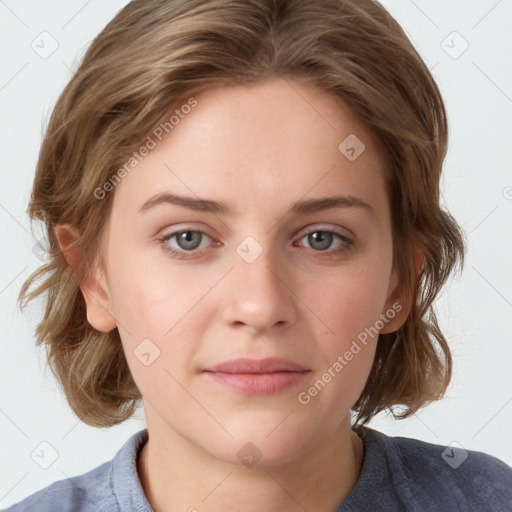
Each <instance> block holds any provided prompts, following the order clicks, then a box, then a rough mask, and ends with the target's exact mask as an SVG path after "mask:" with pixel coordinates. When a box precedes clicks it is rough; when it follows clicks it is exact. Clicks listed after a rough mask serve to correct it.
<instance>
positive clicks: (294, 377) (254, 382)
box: [203, 357, 311, 395]
mask: <svg viewBox="0 0 512 512" xmlns="http://www.w3.org/2000/svg"><path fill="white" fill-rule="evenodd" d="M310 371H311V370H309V369H307V368H304V367H303V366H301V365H299V364H297V363H294V362H292V361H289V360H288V359H284V358H280V357H271V358H266V359H246V358H242V359H233V360H231V361H226V362H224V363H220V364H218V365H215V366H212V367H209V368H206V369H204V370H203V373H204V374H205V376H206V377H207V378H209V379H211V380H213V381H215V382H217V383H219V384H222V385H224V386H226V387H229V388H231V389H233V390H235V391H237V392H239V393H243V394H248V395H272V394H275V393H278V392H280V391H282V390H284V389H286V388H289V387H291V386H294V385H296V384H298V383H299V382H300V381H302V380H303V379H304V378H305V376H306V375H308V374H309V373H310Z"/></svg>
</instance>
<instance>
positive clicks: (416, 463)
mask: <svg viewBox="0 0 512 512" xmlns="http://www.w3.org/2000/svg"><path fill="white" fill-rule="evenodd" d="M373 433H374V436H375V438H376V440H377V441H378V443H379V444H380V445H381V447H382V449H383V450H384V452H385V454H386V459H387V462H388V465H389V466H390V471H391V473H392V474H393V475H394V476H395V477H396V478H397V479H399V480H401V483H400V482H398V481H397V482H395V483H396V484H397V485H402V486H403V488H404V492H407V493H409V494H410V495H411V496H410V499H412V500H413V501H414V500H415V499H418V500H419V501H420V502H421V501H422V499H423V498H422V496H426V495H430V501H431V502H432V503H433V504H434V505H436V506H439V510H448V509H446V508H443V506H446V504H447V503H450V504H451V503H456V507H457V508H453V509H452V508H449V510H478V511H479V510H493V511H496V512H498V511H503V512H505V511H509V512H510V511H511V510H512V468H511V467H509V466H508V465H507V464H505V463H504V462H503V461H501V460H500V459H498V458H496V457H494V456H492V455H488V454H486V453H483V452H479V451H474V450H465V449H464V448H462V447H461V446H460V445H456V444H453V445H448V446H444V445H440V444H434V443H428V442H425V441H420V440H418V439H411V438H406V437H391V436H387V435H385V434H383V433H381V432H377V431H373ZM404 486H405V487H404Z"/></svg>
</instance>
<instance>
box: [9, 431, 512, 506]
mask: <svg viewBox="0 0 512 512" xmlns="http://www.w3.org/2000/svg"><path fill="white" fill-rule="evenodd" d="M357 433H358V434H359V435H360V436H361V437H362V438H363V441H364V462H363V467H362V469H361V474H360V476H359V480H358V481H357V483H356V485H355V487H354V488H353V489H352V491H351V493H350V494H349V496H348V497H347V498H346V499H345V501H344V502H343V503H342V504H341V505H340V506H339V507H338V508H337V509H336V511H335V512H356V511H357V512H361V511H365V512H366V511H368V510H376V511H379V512H399V511H408V512H420V511H421V512H427V511H428V512H434V511H436V512H437V511H439V512H457V511H461V512H462V511H464V512H468V511H475V512H511V511H512V468H510V467H509V466H508V465H506V464H505V463H504V462H502V461H501V460H499V459H497V458H496V457H493V456H491V455H487V454H485V453H482V452H477V451H472V450H467V451H465V450H462V449H461V448H453V447H446V446H441V445H437V444H432V443H426V442H424V441H419V440H417V439H410V438H406V437H391V436H387V435H385V434H383V433H382V432H379V431H377V430H374V429H372V428H370V427H368V426H364V427H361V428H360V429H359V430H357ZM147 439H148V431H147V429H144V430H141V431H140V432H137V433H136V434H134V435H133V436H132V437H130V438H129V439H128V440H127V441H126V443H125V444H124V445H123V446H122V447H121V449H120V450H119V451H118V452H117V454H116V455H115V457H114V458H113V459H112V460H111V461H108V462H105V463H103V464H101V465H100V466H98V467H96V468H95V469H93V470H91V471H89V472H87V473H84V474H82V475H79V476H76V477H72V478H70V479H64V480H60V481H58V482H55V483H53V484H51V485H49V486H48V487H45V488H44V489H42V490H40V491H38V492H36V493H34V494H32V495H30V496H29V497H27V498H25V499H24V500H22V501H21V502H19V503H17V504H15V505H13V506H11V507H10V508H9V509H7V510H8V511H9V512H25V511H27V512H28V511H30V512H32V511H34V512H70V511H73V512H93V511H94V512H107V511H108V512H135V511H136V512H153V509H152V508H151V506H150V504H149V502H148V501H147V499H146V496H145V495H144V491H143V489H142V487H141V484H140V481H139V478H138V474H137V464H136V463H137V456H138V454H139V452H140V450H141V448H142V447H143V445H144V443H145V442H146V441H147ZM466 456H467V457H466ZM200 508H201V507H199V508H198V510H199V509H200ZM333 512H334V511H333Z"/></svg>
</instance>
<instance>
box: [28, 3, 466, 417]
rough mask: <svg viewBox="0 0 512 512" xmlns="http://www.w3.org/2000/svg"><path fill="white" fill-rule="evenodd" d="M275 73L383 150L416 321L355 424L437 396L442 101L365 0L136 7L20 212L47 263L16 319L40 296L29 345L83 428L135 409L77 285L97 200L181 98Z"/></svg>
mask: <svg viewBox="0 0 512 512" xmlns="http://www.w3.org/2000/svg"><path fill="white" fill-rule="evenodd" d="M270 77H282V78H284V79H286V78H293V79H298V80H301V81H303V82H304V83H307V84H310V85H312V86H314V87H316V88H318V89H319V90H321V91H325V92H328V93H332V94H335V95H337V96H338V97H340V98H342V99H343V100H344V101H345V102H346V103H348V104H349V105H350V107H351V108H352V110H353V112H354V113H355V114H356V115H357V117H358V118H359V119H360V120H361V122H363V123H364V125H365V126H367V127H368V128H369V130H370V131H371V133H372V134H373V136H374V137H375V139H376V140H377V141H378V142H380V143H381V147H382V148H383V151H384V154H383V157H384V159H385V161H386V164H387V165H386V176H385V178H386V185H387V193H388V198H389V201H390V209H391V215H392V240H393V265H394V268H396V269H397V270H398V275H399V278H400V282H401V284H402V286H403V287H404V289H405V290H406V291H407V292H406V293H407V294H408V295H407V297H409V298H410V304H411V310H410V313H409V315H408V317H407V319H406V321H405V323H404V324H403V325H402V327H401V328H400V329H398V330H397V331H395V332H393V333H388V334H380V335H379V340H378V345H377V351H376V355H375V360H374V363H373V367H372V370H371V373H370V375H369V378H368V380H367V383H366V386H365V388H364V390H363V392H362V394H361V396H360V397H359V398H358V400H357V402H356V403H355V404H354V407H353V411H354V412H355V413H357V418H356V420H357V421H356V423H358V424H360V425H361V424H365V423H367V422H368V421H370V419H371V418H372V417H373V416H374V415H375V414H377V413H378V412H380V411H382V410H385V409H389V410H391V411H392V412H393V414H394V415H395V412H394V411H393V408H394V407H395V406H405V411H404V412H403V413H402V414H400V415H395V417H399V418H405V417H407V416H409V415H411V414H413V413H414V412H415V411H417V410H418V409H419V408H420V407H423V406H424V405H426V404H428V403H429V402H431V401H433V400H438V399H439V398H441V397H442V396H443V395H444V393H445V391H446V389H447V387H448V384H449V382H450V379H451V374H452V358H451V354H450V350H449V347H448V344H447V341H446V339H445V337H444V336H443V334H442V332H441V330H440V328H439V325H438V322H437V319H436V315H435V312H434V310H433V305H432V304H433V301H434V299H435V298H436V296H437V295H438V293H439V291H440V289H441V287H442V286H443V284H444V283H445V281H446V280H447V278H448V276H449V275H450V273H451V272H452V270H453V269H454V268H455V266H456V265H457V263H459V264H460V270H461V271H462V267H463V262H464V252H465V241H464V234H463V232H462V230H461V228H460V227H459V226H458V224H457V223H456V221H455V220H454V219H453V217H452V216H451V215H450V214H449V213H448V212H447V211H446V210H444V209H443V208H442V207H441V205H440V195H439V186H440V177H441V170H442V164H443V161H444V157H445V154H446V149H447V120H446V112H445V107H444V104H443V100H442V97H441V94H440V92H439V90H438V87H437V85H436V83H435V81H434V79H433V77H432V76H431V73H430V72H429V69H428V68H427V66H426V65H425V63H424V62H423V60H422V59H421V57H420V56H419V55H418V53H417V52H416V50H415V49H414V47H413V45H412V44H411V42H410V41H409V39H408V38H407V36H406V35H405V33H404V31H403V30H402V29H401V27H400V26H399V24H398V23H397V22H396V21H395V20H394V19H393V17H392V16H391V15H390V14H389V13H388V12H387V11H386V10H385V9H384V8H383V7H382V6H381V5H380V4H379V3H378V2H376V1H373V0H136V1H132V2H131V3H129V4H128V5H126V7H124V8H123V9H122V10H121V11H120V12H119V13H118V14H117V15H116V16H115V17H114V19H113V20H112V21H111V22H110V23H108V25H107V26H106V27H105V28H104V29H103V30H102V32H101V33H100V34H99V35H98V36H97V37H96V38H95V39H94V40H93V41H92V43H91V44H90V46H89V48H88V49H87V52H86V53H85V55H84V57H83V59H82V61H81V63H80V65H79V66H78V68H77V69H76V71H75V72H74V74H73V76H72V78H71V79H70V81H69V83H68V84H67V86H66V87H65V89H64V91H63V92H62V94H61V95H60V97H59V99H58V101H57V103H56V105H55V108H54V110H53V112H52V115H51V118H50V120H49V123H48V126H47V128H46V132H45V136H44V140H43V142H42V145H41V149H40V154H39V160H38V162H37V169H36V175H35V180H34V185H33V191H32V196H31V201H30V204H29V208H28V213H29V216H30V219H31V221H35V220H39V221H42V222H43V223H44V225H45V229H46V232H47V238H48V245H49V259H48V261H47V263H45V264H44V265H43V266H42V267H40V268H39V269H38V270H36V271H35V272H34V273H33V274H32V275H31V276H29V278H28V279H27V281H26V282H25V283H24V285H23V287H22V289H21V291H20V295H19V302H20V307H21V309H23V308H24V307H25V306H26V305H27V303H28V302H30V301H31V300H33V299H34V298H36V297H38V296H40V295H43V294H44V296H45V301H44V305H45V310H44V316H43V318H42V320H41V322H40V323H39V324H38V326H37V329H36V336H37V344H38V345H41V344H44V345H45V346H46V348H47V352H48V353H47V357H48V361H49V363H50V367H51V369H52V371H53V373H54V374H55V376H56V377H57V380H58V381H59V382H60V383H61V385H62V388H63V390H64V392H65V394H66V398H67V400H68V402H69V404H70V406H71V408H72V409H73V411H74V412H75V413H76V414H77V416H78V417H79V418H80V419H81V420H82V421H84V422H85V423H87V424H89V425H92V426H99V427H104V426H112V425H115V424H118V423H120V422H122V421H124V420H126V419H127V418H129V417H130V416H131V415H132V414H133V413H134V411H135V408H136V407H137V406H138V404H139V400H140V399H141V394H140V391H139V389H138V388H137V386H136V384H135V382H134V380H133V378H132V375H131V373H130V370H129V368H128V364H127V361H126V359H125V355H124V352H123V348H122V344H121V339H120V337H119V332H118V330H117V328H116V329H114V330H112V331H110V332H106V333H104V332H99V331H97V330H96V329H94V328H93V327H92V326H91V325H90V324H89V323H88V321H87V317H86V306H85V301H84V298H83V295H82V293H81V290H80V286H79V283H80V282H82V279H84V278H85V276H87V275H88V272H89V269H90V268H92V262H94V261H97V259H98V257H99V256H98V255H99V254H100V249H101V239H102V234H103V232H104V227H105V225H106V220H107V219H108V216H109V213H110V209H111V206H112V199H113V195H114V193H113V192H112V193H109V194H106V195H105V198H104V199H101V200H100V199H98V198H97V197H96V195H95V193H94V191H95V190H97V189H98V187H102V186H103V185H104V183H106V182H107V181H108V180H109V179H111V177H112V176H113V175H114V174H115V172H116V170H118V169H119V168H120V167H121V166H122V164H123V163H124V162H126V161H127V159H128V158H130V156H131V155H132V153H133V151H134V150H136V149H138V148H139V147H141V146H142V144H143V143H144V142H145V141H146V139H147V137H148V135H149V134H150V133H152V130H154V128H155V127H156V126H158V124H159V123H161V122H162V121H163V120H165V119H169V115H170V113H172V112H173V109H175V108H176V107H177V106H179V105H181V104H183V103H184V102H185V100H184V98H190V97H192V96H193V95H194V94H198V93H199V92H201V91H203V90H205V89H207V88H210V87H214V86H222V85H229V86H232V85H249V84H254V83H257V82H259V81H262V80H265V79H267V78H270ZM58 224H71V225H72V226H76V227H77V229H78V232H79V238H78V239H77V241H76V244H77V245H76V247H77V248H78V250H79V254H80V257H79V261H78V263H77V266H76V268H72V267H71V266H70V265H69V264H68V263H67V261H66V258H65V256H64V254H63V251H62V250H61V248H60V247H59V244H58V243H57V239H56V236H55V232H54V230H55V227H56V226H57V225H58ZM415 250H419V251H420V252H421V254H422V256H423V262H422V265H421V268H420V269H419V271H417V270H416V268H415V266H414V251H415Z"/></svg>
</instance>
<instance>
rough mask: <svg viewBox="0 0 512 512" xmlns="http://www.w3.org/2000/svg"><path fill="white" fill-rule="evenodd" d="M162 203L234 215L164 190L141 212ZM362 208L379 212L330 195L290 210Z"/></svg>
mask: <svg viewBox="0 0 512 512" xmlns="http://www.w3.org/2000/svg"><path fill="white" fill-rule="evenodd" d="M161 204H173V205H177V206H182V207H183V208H188V209H189V210H194V211H197V212H207V213H214V214H224V215H232V211H231V209H230V208H229V207H228V206H227V205H226V204H224V203H219V202H217V201H212V200H211V199H200V198H194V197H187V196H180V195H177V194H171V193H169V192H162V193H160V194H157V195H155V196H152V197H150V198H149V199H148V200H147V201H146V202H145V203H144V204H143V205H142V206H141V207H140V208H139V213H145V212H147V211H148V210H151V209H153V208H155V207H156V206H159V205H161ZM354 207H357V208H361V209H363V210H364V211H366V212H367V213H369V214H370V215H371V216H372V217H376V216H377V214H376V212H375V210H374V208H373V207H372V206H371V205H370V204H368V203H366V202H365V201H363V200H362V199H360V198H359V197H355V196H328V197H320V198H314V199H303V200H301V201H297V202H296V203H294V204H293V205H292V206H291V208H290V211H291V212H292V213H293V214H307V213H314V212H319V211H323V210H330V209H332V208H354Z"/></svg>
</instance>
